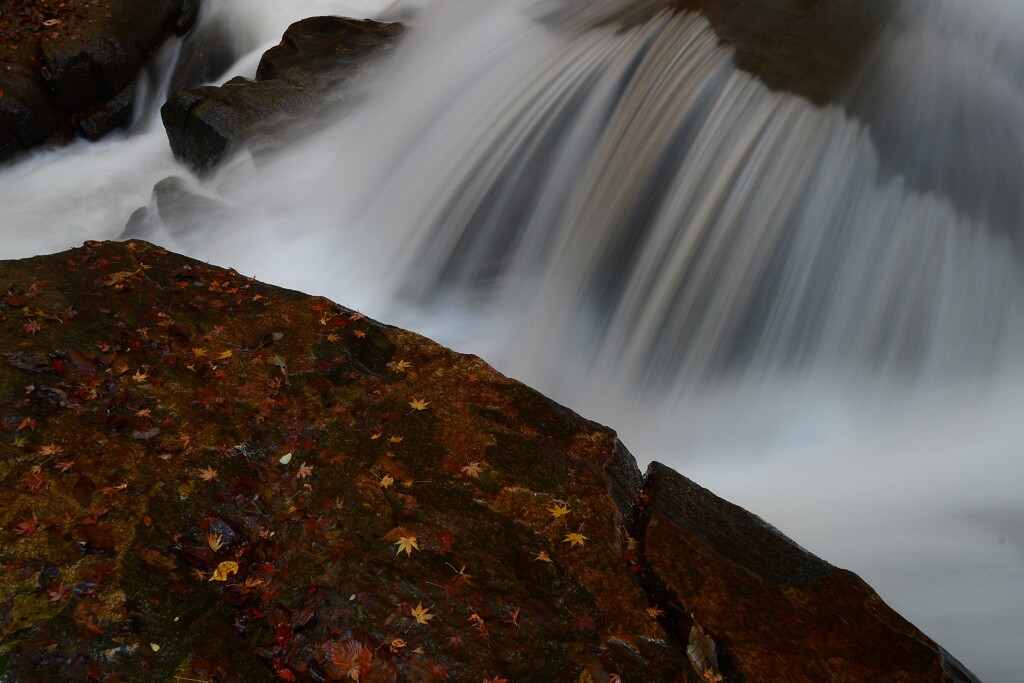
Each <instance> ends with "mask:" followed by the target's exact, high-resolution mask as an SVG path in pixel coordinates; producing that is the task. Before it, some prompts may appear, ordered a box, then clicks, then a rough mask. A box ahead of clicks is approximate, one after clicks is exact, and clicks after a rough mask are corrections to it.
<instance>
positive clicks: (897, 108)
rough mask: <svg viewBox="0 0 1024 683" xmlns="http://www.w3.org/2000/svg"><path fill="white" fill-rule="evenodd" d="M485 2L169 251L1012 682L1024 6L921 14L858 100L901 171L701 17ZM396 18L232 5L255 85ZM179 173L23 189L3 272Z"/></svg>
mask: <svg viewBox="0 0 1024 683" xmlns="http://www.w3.org/2000/svg"><path fill="white" fill-rule="evenodd" d="M468 4H470V3H456V2H452V3H447V4H441V5H440V6H438V7H436V8H434V9H433V10H432V11H429V12H427V13H425V14H424V15H422V16H421V17H420V18H419V20H418V23H419V24H420V28H419V29H418V30H417V32H415V33H414V34H413V35H412V36H411V37H410V38H408V39H407V41H406V43H405V44H404V45H403V47H402V50H401V51H400V52H399V54H398V57H397V59H396V60H394V64H393V72H392V73H389V74H387V75H386V76H384V77H383V80H384V81H385V82H386V83H387V85H388V87H387V88H386V89H385V90H384V91H383V92H380V93H378V94H377V96H375V97H374V98H373V99H371V101H370V102H369V103H367V105H366V106H364V107H363V108H362V109H361V110H359V111H357V112H355V113H354V114H353V115H352V116H350V117H348V118H347V119H345V120H344V121H341V122H339V123H338V124H337V125H336V126H334V127H333V128H332V129H331V130H329V131H327V132H325V133H324V134H322V135H320V136H317V137H314V138H312V139H309V140H306V141H303V142H301V143H296V144H294V145H292V146H290V147H289V148H288V149H287V151H285V152H284V153H282V154H280V155H278V156H275V157H268V156H266V155H261V156H260V157H259V158H258V159H255V160H254V159H253V158H250V157H248V156H245V155H242V156H240V157H238V158H236V159H234V160H232V161H231V162H230V163H228V164H227V165H225V167H224V168H222V169H221V170H220V171H218V172H217V173H216V174H215V175H214V176H213V177H212V178H209V179H207V180H204V181H202V182H200V181H197V180H194V179H190V183H191V185H192V186H193V187H194V188H195V191H196V192H197V193H198V194H201V195H203V196H205V197H209V198H214V199H217V200H220V201H223V202H224V203H225V204H226V205H227V206H229V207H231V208H232V211H233V215H234V219H233V220H232V219H224V218H223V217H222V216H219V215H218V217H217V218H216V224H213V219H209V220H206V221H204V220H203V219H201V218H200V219H199V221H198V222H199V223H200V224H199V225H196V224H195V223H194V222H195V220H196V219H195V217H194V214H192V215H191V216H190V217H189V218H187V219H186V218H181V219H180V220H177V221H176V220H175V219H173V218H172V217H170V216H168V217H165V221H164V222H165V228H166V231H167V232H166V233H165V234H164V235H162V239H163V241H164V242H165V243H166V244H167V245H168V246H170V247H173V248H177V249H180V250H184V251H186V252H188V253H191V254H193V255H195V256H197V257H199V258H203V259H207V260H212V261H214V262H216V263H219V264H222V265H233V266H235V267H237V268H239V269H240V270H242V271H243V272H248V273H252V274H255V275H256V276H257V277H260V278H261V279H263V280H267V281H271V282H275V283H278V284H284V285H287V286H292V287H297V288H301V289H304V290H306V291H311V292H316V293H320V294H326V295H329V296H331V297H332V298H334V299H336V300H338V301H340V302H342V303H345V304H346V305H350V306H355V307H360V308H362V309H363V310H365V311H367V312H369V313H371V314H373V315H374V316H375V317H378V318H382V319H384V320H387V321H389V322H394V323H397V324H401V325H403V326H407V327H412V328H413V329H417V330H420V331H423V332H425V333H427V334H429V335H431V336H434V337H435V338H437V339H439V340H441V341H443V342H445V343H448V344H449V345H452V346H454V347H456V348H459V349H461V350H465V351H469V352H473V353H477V354H479V355H482V356H484V357H485V358H487V359H488V360H490V361H491V362H492V363H494V364H495V365H497V366H498V367H499V368H501V369H502V370H504V371H506V372H508V373H509V374H511V375H513V376H516V377H519V378H521V379H523V380H524V381H526V382H527V383H529V384H531V385H533V386H536V387H538V388H540V389H541V390H543V391H545V392H546V393H548V394H549V395H551V396H553V397H555V398H556V399H558V400H561V401H563V402H565V403H567V404H568V405H570V406H572V407H573V408H575V409H576V410H578V411H579V412H581V413H583V414H584V415H587V416H588V417H592V418H594V419H597V420H599V421H602V422H605V423H607V424H610V425H612V426H614V427H615V428H616V429H618V430H619V432H620V434H621V436H622V438H623V440H624V441H625V443H626V444H627V445H628V446H629V447H630V449H631V450H632V452H633V453H634V454H635V455H636V456H637V458H638V460H640V461H641V464H643V463H645V462H647V461H650V460H654V459H656V460H661V461H663V462H667V463H669V464H671V465H673V466H675V467H676V468H677V469H679V470H680V471H682V472H684V473H686V474H688V475H689V476H691V477H692V478H694V479H695V480H697V481H698V482H700V483H702V484H704V485H705V486H708V487H709V488H711V489H712V490H714V491H716V492H717V493H719V494H720V495H723V496H724V497H726V498H729V499H730V500H733V501H734V502H736V503H739V504H741V505H743V506H744V507H746V508H748V509H750V510H753V511H754V512H757V513H759V514H761V515H762V516H764V517H765V518H766V519H768V520H769V521H771V522H772V523H774V524H776V525H777V526H779V527H780V528H781V529H783V530H784V531H785V532H786V533H788V534H789V535H791V536H793V537H794V538H795V539H796V540H797V541H799V542H800V543H801V544H803V545H805V546H807V547H809V548H810V549H811V550H813V551H815V552H816V553H818V554H820V555H822V556H823V557H825V558H826V559H828V560H830V561H832V562H833V563H835V564H838V565H841V566H844V567H848V568H850V569H853V570H854V571H857V572H858V573H860V574H861V575H862V576H863V577H864V578H865V579H866V580H867V581H868V582H869V583H871V584H872V585H873V586H874V587H875V588H876V589H877V590H879V592H880V593H881V594H882V596H883V597H884V598H885V599H886V600H887V601H888V602H889V603H890V604H892V605H893V606H894V607H896V608H897V609H899V610H900V611H901V612H903V613H904V614H905V615H906V616H907V617H908V618H909V619H910V620H911V621H913V622H914V623H915V624H917V625H918V626H920V627H921V628H922V629H923V630H925V631H926V632H927V633H928V634H929V635H931V636H932V637H934V638H935V639H936V640H938V641H939V642H940V643H941V644H942V645H944V646H945V647H946V648H947V649H949V650H950V651H951V652H953V654H954V655H956V656H957V657H959V658H960V659H961V660H962V661H963V662H964V663H965V664H966V665H967V666H968V667H969V668H971V669H972V670H974V671H975V672H976V673H977V674H978V675H979V676H980V677H981V678H982V679H983V680H986V681H1007V682H1009V681H1017V680H1019V679H1020V673H1021V672H1020V668H1021V667H1020V666H1019V665H1018V663H1017V658H1016V648H1017V647H1019V644H1020V642H1022V640H1024V535H1022V534H1024V532H1022V531H1021V529H1022V528H1024V526H1022V524H1021V520H1022V519H1024V496H1022V494H1021V489H1022V485H1024V465H1022V458H1021V456H1022V451H1024V420H1022V419H1021V418H1020V414H1021V412H1022V408H1024V390H1022V389H1021V387H1022V386H1024V385H1022V383H1021V381H1020V380H1021V379H1022V375H1024V373H1022V369H1021V368H1022V367H1024V366H1022V364H1021V363H1020V361H1021V360H1022V358H1021V356H1022V354H1024V344H1022V342H1024V329H1022V328H1024V296H1022V295H1024V282H1022V278H1024V264H1022V262H1021V256H1020V253H1019V251H1015V248H1014V247H1013V246H1012V245H1011V241H1010V240H1009V239H1008V238H1007V237H1006V231H1005V226H1001V227H998V228H997V227H993V226H992V225H989V224H988V223H987V217H988V216H1006V215H1013V213H1014V211H1015V210H1016V209H1015V208H1014V207H1015V206H1018V205H1019V203H1020V202H1021V201H1022V197H1024V193H1020V192H1019V191H1018V192H1017V193H1013V192H1010V191H1009V190H1008V189H1007V188H1011V187H1013V186H1014V183H1016V187H1017V188H1018V190H1019V184H1020V178H1017V179H1016V181H1014V180H1013V179H1012V178H1011V179H1009V180H1008V179H1007V178H1006V174H1005V173H1003V172H1002V171H1001V170H1000V169H1002V170H1003V171H1005V169H1013V168H1016V167H1017V164H1020V163H1022V159H1024V152H1022V150H1024V116H1020V115H1019V113H1020V112H1021V111H1024V106H1022V101H1024V97H1022V94H1021V93H1022V90H1024V33H1022V31H1024V15H1022V7H1024V5H1022V3H1020V2H1019V1H1018V0H985V1H984V2H981V3H973V4H972V5H971V9H970V10H966V9H964V8H963V7H962V6H961V5H960V4H959V3H956V2H953V1H952V0H948V1H947V2H944V3H940V4H936V3H935V2H928V3H925V2H918V1H917V0H913V2H911V0H905V1H904V2H903V4H902V8H903V9H902V11H901V12H900V13H899V16H898V18H897V21H895V22H894V23H893V25H892V26H891V28H890V30H889V32H888V33H887V34H886V36H885V38H884V39H883V40H882V41H881V48H880V51H879V52H878V54H877V55H876V58H877V61H876V62H875V63H874V64H876V65H877V66H878V68H877V73H876V72H872V78H869V79H867V81H868V85H867V86H866V89H865V90H863V91H861V92H855V93H852V94H851V97H852V98H853V99H854V100H855V101H863V100H857V98H866V99H871V100H872V101H878V102H882V103H887V102H896V103H897V104H896V105H892V106H888V107H882V108H881V109H879V110H878V113H877V114H876V115H875V116H873V117H872V123H873V125H876V126H879V127H880V128H879V129H880V130H885V131H887V135H890V136H892V138H891V139H894V140H896V141H897V143H893V144H895V147H896V150H895V152H894V151H893V150H890V149H883V150H881V151H880V150H879V149H878V148H877V147H876V142H875V141H874V140H873V139H872V136H871V135H870V134H869V131H868V130H867V129H866V128H865V127H864V125H863V124H862V123H860V122H858V121H857V120H854V119H851V118H850V117H849V116H848V114H847V113H846V112H845V110H843V109H842V108H839V107H831V108H827V109H820V108H814V107H811V106H810V105H808V104H807V103H806V102H805V101H804V100H802V99H800V98H798V97H795V96H791V95H785V94H779V93H772V92H769V91H767V90H766V89H765V88H764V87H763V86H761V85H760V84H759V83H758V82H757V81H756V80H755V79H753V78H751V77H749V76H747V75H745V74H742V73H739V72H737V71H736V70H735V69H734V68H733V67H732V66H731V63H730V56H731V55H730V53H729V51H728V50H726V49H724V48H721V47H718V46H717V41H716V39H715V38H714V36H713V35H712V34H710V33H709V32H708V31H707V29H706V26H705V24H704V22H703V21H701V20H699V19H696V18H692V17H676V18H669V17H660V18H658V19H656V20H654V21H652V22H650V23H649V24H648V25H646V26H640V27H637V28H635V29H633V30H631V31H628V32H625V33H615V32H614V31H612V30H611V29H600V30H589V31H584V32H575V31H572V30H568V29H565V30H562V29H557V28H552V27H550V26H547V27H545V26H542V25H541V24H539V23H538V22H537V21H536V20H535V18H534V14H535V13H534V12H533V11H532V9H531V10H530V11H523V8H524V7H526V6H527V5H530V3H529V2H527V0H521V1H519V2H511V1H510V2H505V3H495V4H494V5H487V4H484V3H471V6H467V5H468ZM384 5H385V3H382V2H379V1H377V2H374V1H371V0H367V1H366V2H364V3H361V4H360V3H354V2H341V1H340V0H339V1H338V2H316V3H313V2H305V1H304V2H302V3H300V2H292V3H281V2H277V1H270V0H267V1H265V2H260V3H254V2H249V1H247V2H244V3H243V2H240V1H232V2H228V0H222V2H221V3H219V4H214V5H212V6H209V9H208V11H210V12H211V13H214V14H215V13H217V12H224V13H232V14H231V15H230V16H231V17H232V19H231V22H232V26H233V27H235V28H236V30H237V31H238V32H239V37H238V38H236V39H237V40H238V41H239V44H240V45H241V46H242V47H243V50H242V51H243V52H244V51H248V50H251V52H250V56H249V57H247V58H243V59H242V60H240V63H239V66H238V67H237V68H238V69H240V70H243V71H245V70H248V72H250V73H251V72H252V71H253V70H254V69H255V63H256V60H257V59H258V55H259V54H260V52H261V51H262V50H263V49H265V48H266V47H268V46H269V45H271V44H273V43H275V42H276V41H277V39H278V37H279V35H280V33H281V31H282V30H283V29H284V27H285V26H286V25H287V23H288V22H289V21H291V20H293V19H295V18H298V17H301V16H308V15H312V14H317V13H321V12H331V13H339V14H347V15H355V16H363V15H367V14H372V13H373V12H374V11H375V10H379V11H383V10H385V9H386V8H385V7H384ZM481 5H483V6H481ZM282 8H284V10H282ZM388 9H393V8H388ZM286 13H287V16H285V14H286ZM936 45H940V46H942V49H937V48H936V47H935V46H936ZM908 54H921V55H926V56H927V57H928V59H927V60H924V61H917V60H913V59H908V58H907V55H908ZM627 74H628V75H629V76H628V78H626V75H627ZM951 121H960V122H961V123H960V124H957V125H960V126H962V127H963V128H964V130H966V131H967V132H963V131H960V132H959V133H957V134H956V135H955V136H953V135H952V134H951V126H952V125H953V124H951V123H950V122H951ZM954 128H955V126H954ZM955 130H960V129H955ZM887 139H888V138H887ZM963 140H966V141H967V142H966V143H964V142H963ZM976 148H980V152H982V153H981V154H972V153H964V151H963V150H964V149H967V150H974V149H976ZM886 154H889V155H890V156H889V157H885V155H886ZM893 154H895V158H896V160H897V161H898V162H899V163H902V164H904V165H905V167H906V168H907V169H910V170H911V172H913V168H915V164H917V165H920V164H922V163H928V164H934V163H936V159H938V160H941V159H943V158H944V157H943V155H946V156H947V157H948V156H955V155H959V156H958V157H957V162H958V163H957V164H955V165H953V166H951V168H953V169H954V170H953V171H950V174H952V175H951V177H952V178H953V180H954V181H956V183H957V187H960V186H961V185H962V184H966V185H967V186H969V187H970V189H971V193H972V194H971V196H972V197H973V196H979V197H982V200H979V201H981V202H982V204H983V205H984V207H986V208H985V209H984V210H979V211H975V212H973V213H972V212H964V211H963V210H961V209H960V207H959V206H958V204H957V202H956V201H954V200H953V198H952V196H950V195H952V193H953V192H954V191H953V190H950V191H949V193H944V192H943V191H941V190H935V191H932V192H930V193H927V194H920V193H915V192H912V191H910V190H908V189H907V188H906V184H905V183H904V181H903V179H902V178H901V177H900V176H899V175H894V174H893V173H892V172H891V171H887V170H886V169H885V168H884V167H885V163H883V158H888V159H889V160H890V161H891V159H892V158H893V156H892V155H893ZM922 160H924V161H922ZM993 169H995V170H993ZM172 173H174V174H177V175H181V176H187V175H188V174H187V173H186V172H185V171H184V170H183V169H181V168H180V167H178V166H177V165H176V164H175V162H174V161H173V159H172V158H171V156H170V153H169V151H168V150H167V148H166V143H165V139H164V136H163V133H162V131H161V130H160V129H159V126H158V124H157V122H156V121H155V119H154V118H153V114H152V112H149V113H148V114H147V113H143V114H140V119H139V122H138V124H137V125H136V126H135V128H134V129H133V131H132V135H131V136H130V137H129V138H127V139H125V138H123V137H122V138H120V139H109V140H108V141H105V142H103V143H100V144H97V145H76V146H73V147H70V148H68V149H65V150H61V151H58V152H50V153H43V154H39V155H37V156H36V157H35V158H34V159H32V160H30V161H27V162H22V163H19V164H18V165H16V166H14V167H12V168H9V169H5V170H3V171H0V226H3V230H4V235H5V244H4V245H3V246H2V247H0V256H2V257H14V256H24V255H29V254H34V253H42V252H47V251H53V250H56V249H60V248H65V247H68V246H73V245H76V244H78V243H80V242H81V241H82V240H83V239H101V238H111V237H116V236H117V235H118V234H119V233H120V231H121V228H122V227H123V225H124V222H125V220H126V218H127V216H128V214H129V213H130V212H131V211H132V210H133V209H135V208H136V207H138V206H142V205H145V204H147V203H148V201H149V193H150V190H151V188H152V185H153V183H154V182H155V181H157V180H159V179H161V178H163V177H165V176H167V175H169V174H172ZM979 178H980V180H979ZM982 181H984V182H982ZM993 188H994V189H993ZM1015 202H1016V203H1017V204H1015ZM186 220H187V221H188V223H187V224H186V223H185V221H186ZM1022 228H1024V226H1017V229H1018V230H1020V229H1022Z"/></svg>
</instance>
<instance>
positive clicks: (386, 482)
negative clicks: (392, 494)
mask: <svg viewBox="0 0 1024 683" xmlns="http://www.w3.org/2000/svg"><path fill="white" fill-rule="evenodd" d="M394 483H395V480H394V479H392V478H391V476H390V475H387V474H385V475H384V476H383V477H381V478H380V487H381V488H382V489H386V488H387V487H389V486H391V485H392V484H394Z"/></svg>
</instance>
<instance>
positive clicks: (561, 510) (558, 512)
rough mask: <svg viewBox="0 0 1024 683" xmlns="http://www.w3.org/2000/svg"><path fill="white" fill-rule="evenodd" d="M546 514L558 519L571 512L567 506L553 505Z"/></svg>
mask: <svg viewBox="0 0 1024 683" xmlns="http://www.w3.org/2000/svg"><path fill="white" fill-rule="evenodd" d="M548 512H550V513H551V516H552V517H554V518H555V519H558V518H559V517H561V516H562V515H567V514H569V513H570V512H572V510H570V509H569V506H568V505H553V506H551V507H549V508H548Z"/></svg>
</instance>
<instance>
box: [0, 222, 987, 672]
mask: <svg viewBox="0 0 1024 683" xmlns="http://www.w3.org/2000/svg"><path fill="white" fill-rule="evenodd" d="M0 290H2V291H4V292H6V293H5V295H4V297H3V300H2V302H0V353H2V356H0V535H2V537H3V541H2V543H0V680H11V681H14V680H17V681H49V680H86V681H88V680H104V681H139V680H145V681H173V680H188V679H191V680H207V681H219V680H223V681H229V680H230V681H241V680H244V681H270V680H275V679H276V680H302V681H315V680H320V681H322V680H361V681H426V680H434V679H438V680H445V679H447V680H456V681H481V680H506V679H507V680H510V681H645V682H652V683H657V682H660V681H665V682H669V681H689V682H691V683H698V682H699V681H701V680H705V681H719V680H729V681H743V680H750V681H754V680H766V681H768V680H770V681H780V680H786V681H797V680H826V678H823V677H819V678H808V677H807V676H808V675H810V674H807V673H806V672H814V673H815V674H816V673H818V672H826V671H827V672H829V673H833V674H835V673H836V672H838V673H837V674H836V675H837V676H838V678H835V679H834V680H859V681H868V680H901V681H935V680H973V679H972V678H971V677H970V675H969V674H967V673H966V672H963V671H962V669H961V668H960V667H959V666H958V665H957V664H956V663H955V662H954V661H953V660H952V659H951V658H949V657H948V656H947V655H945V653H943V652H942V651H941V650H940V649H939V648H938V647H936V646H935V645H934V644H933V643H931V641H929V640H928V639H927V638H925V637H924V636H923V635H921V634H920V633H919V632H918V631H917V630H916V629H914V628H913V627H912V626H910V625H909V624H907V623H906V622H905V621H903V620H902V619H901V618H900V617H899V616H898V615H896V614H895V613H893V612H892V611H891V610H890V609H889V608H888V607H886V606H885V605H884V604H883V603H882V602H881V600H880V599H879V598H878V597H877V596H876V595H875V594H874V593H872V592H871V591H870V589H869V588H868V587H867V586H866V585H864V584H863V583H862V582H860V581H859V580H858V579H856V577H854V576H853V575H851V574H849V573H847V572H842V571H840V570H835V569H834V568H832V567H830V566H829V565H828V564H826V563H825V562H823V561H821V560H818V559H816V558H814V557H812V556H810V555H808V554H807V553H804V552H803V551H801V550H800V549H799V548H796V547H795V546H793V545H792V544H791V543H790V542H789V541H788V540H787V539H785V537H783V536H782V535H781V534H779V533H778V532H775V531H774V530H772V529H770V528H769V527H767V526H766V525H764V524H763V523H762V522H760V520H757V519H756V518H753V517H752V516H750V515H748V514H747V513H744V512H743V511H742V510H739V509H738V508H735V507H734V506H729V505H728V504H727V503H724V501H721V500H719V499H717V498H715V497H714V496H712V495H711V494H708V493H707V492H704V491H703V490H702V489H699V487H696V486H695V485H693V484H691V483H690V482H688V481H686V480H685V479H682V478H681V477H679V476H678V475H676V474H675V473H673V472H671V471H669V470H666V469H665V468H661V467H659V466H655V467H654V469H653V470H652V474H651V475H650V476H649V478H648V480H647V481H646V483H645V482H644V481H643V480H642V479H641V476H640V473H639V471H638V470H637V468H636V463H635V462H634V460H633V458H632V456H630V454H629V453H628V452H627V451H626V449H625V448H624V447H623V446H622V444H620V443H619V442H618V440H617V439H616V437H615V434H614V432H612V431H611V430H609V429H607V428H605V427H602V426H600V425H597V424H594V423H592V422H589V421H587V420H585V419H583V418H581V417H579V416H578V415H576V414H574V413H572V412H571V411H569V410H567V409H565V408H563V407H562V406H559V405H558V404H556V403H553V402H552V401H550V400H548V399H546V398H544V397H543V396H541V395H540V394H538V393H537V392H535V391H533V390H531V389H529V388H528V387H526V386H524V385H522V384H520V383H519V382H516V381H514V380H511V379H508V378H506V377H503V376H502V375H500V374H498V373H497V372H495V371H494V370H493V369H492V368H490V367H489V366H488V365H487V364H485V363H484V362H482V361H481V360H480V359H479V358H476V357H474V356H466V355H461V354H456V353H454V352H452V351H449V350H447V349H445V348H443V347H441V346H439V345H437V344H435V343H433V342H431V341H430V340H428V339H425V338H423V337H421V336H419V335H416V334H414V333H412V332H408V331H405V330H400V329H397V328H393V327H388V326H386V325H382V324H380V323H377V322H374V321H372V320H369V319H367V318H365V317H364V316H362V315H360V314H358V313H356V312H353V311H350V310H348V309H345V308H343V307H341V306H339V305H337V304H335V303H333V302H331V301H328V300H326V299H323V298H320V297H314V296H308V295H305V294H302V293H299V292H294V291H289V290H284V289H280V288H276V287H272V286H269V285H265V284H262V283H259V282H256V281H255V280H251V279H249V278H246V277H244V276H242V275H240V274H238V273H237V272H235V271H232V270H223V269H220V268H216V267H213V266H210V265H207V264H203V263H200V262H197V261H194V260H191V259H188V258H185V257H182V256H178V255H175V254H172V253H168V252H167V251H165V250H163V249H160V248H158V247H155V246H153V245H151V244H148V243H146V242H137V241H136V242H126V243H87V245H86V246H85V247H83V248H80V249H75V250H71V251H68V252H64V253H62V254H56V255H53V256H44V257H37V258H32V259H26V260H21V261H7V262H0ZM693 623H696V624H699V625H700V627H701V628H703V629H705V631H703V632H701V633H706V634H707V635H700V634H698V635H700V637H699V638H697V640H695V642H696V649H694V648H691V649H694V651H695V652H697V654H699V655H700V657H701V658H702V659H701V661H711V660H715V661H714V667H713V668H709V669H707V670H706V671H704V672H703V673H702V674H698V672H697V670H696V669H695V667H694V666H693V665H691V663H690V661H689V658H688V656H687V654H686V650H687V645H688V639H689V638H690V636H689V633H688V631H689V630H692V629H688V628H687V627H688V625H690V624H693ZM769 624H770V626H771V627H770V628H769V627H768V625H769ZM882 636H885V638H888V639H890V640H891V641H892V642H891V643H887V642H883V641H882V640H880V638H882ZM815 657H827V658H828V660H827V661H824V662H817V663H815V664H813V665H810V664H808V661H807V660H810V659H813V658H815ZM944 667H945V674H943V675H946V676H947V678H946V679H943V678H941V677H940V674H942V673H943V671H944ZM779 671H783V672H784V675H780V674H779V673H778V672H779ZM847 672H855V673H856V674H857V675H859V676H860V678H850V677H848V676H847V677H844V676H846V673H847ZM851 675H852V674H851ZM720 676H724V678H720ZM828 680H833V679H828Z"/></svg>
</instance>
